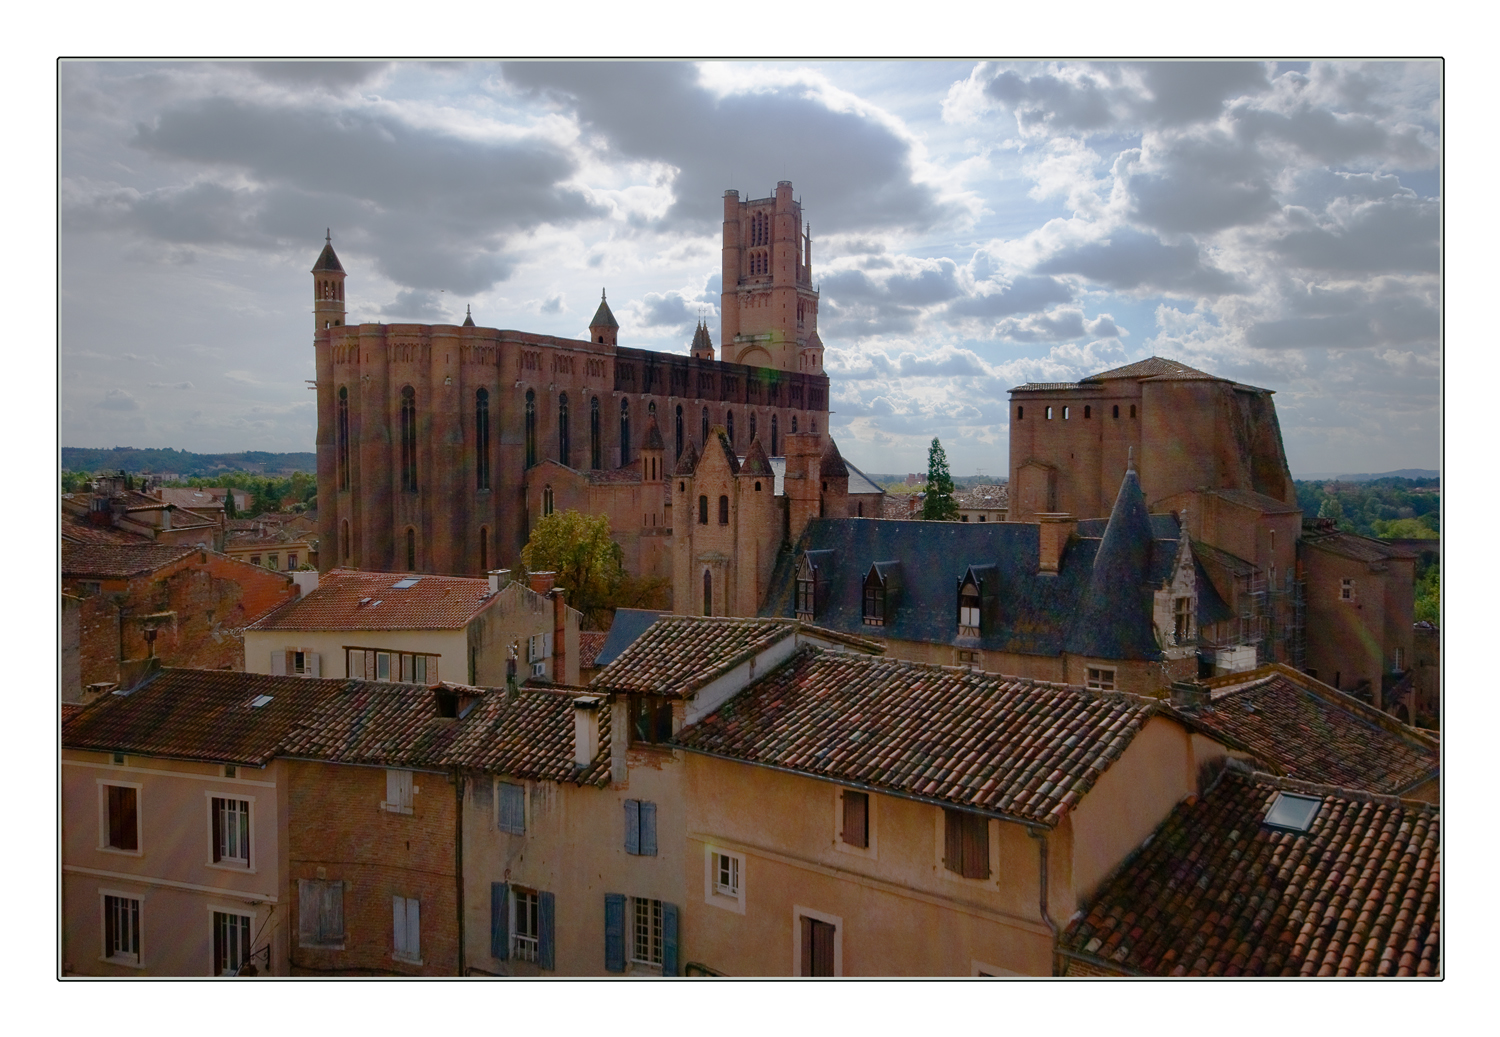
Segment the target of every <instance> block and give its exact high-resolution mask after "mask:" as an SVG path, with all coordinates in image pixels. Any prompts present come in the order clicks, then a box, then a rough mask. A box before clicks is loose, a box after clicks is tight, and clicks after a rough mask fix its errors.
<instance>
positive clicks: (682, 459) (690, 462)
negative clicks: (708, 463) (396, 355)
mask: <svg viewBox="0 0 1500 1037" xmlns="http://www.w3.org/2000/svg"><path fill="white" fill-rule="evenodd" d="M697 470H698V448H697V447H695V446H694V445H693V441H692V439H691V438H689V439H688V441H687V446H685V447H683V450H682V453H681V454H679V455H678V457H677V467H676V468H674V469H672V474H673V475H692V474H693V473H694V472H696V471H697Z"/></svg>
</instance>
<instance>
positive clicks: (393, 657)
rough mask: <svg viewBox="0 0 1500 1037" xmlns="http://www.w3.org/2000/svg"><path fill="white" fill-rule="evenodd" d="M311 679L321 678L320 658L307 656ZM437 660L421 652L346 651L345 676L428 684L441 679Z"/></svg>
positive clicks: (434, 656)
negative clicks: (318, 669) (319, 676)
mask: <svg viewBox="0 0 1500 1037" xmlns="http://www.w3.org/2000/svg"><path fill="white" fill-rule="evenodd" d="M306 654H307V658H308V659H309V660H310V665H311V666H312V670H311V671H310V672H311V675H312V676H314V677H316V676H317V675H318V672H317V668H318V666H319V663H318V654H317V653H316V652H308V653H306ZM438 658H439V657H438V656H436V655H424V654H422V653H420V652H383V651H380V650H379V649H376V648H345V649H344V667H345V669H344V672H345V673H346V674H348V675H349V676H350V677H351V678H352V679H354V680H363V681H403V682H406V683H409V684H427V683H429V682H432V681H436V680H437V679H438Z"/></svg>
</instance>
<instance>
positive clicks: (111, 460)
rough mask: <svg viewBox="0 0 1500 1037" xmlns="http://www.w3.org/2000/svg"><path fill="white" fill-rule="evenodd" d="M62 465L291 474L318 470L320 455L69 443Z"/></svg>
mask: <svg viewBox="0 0 1500 1037" xmlns="http://www.w3.org/2000/svg"><path fill="white" fill-rule="evenodd" d="M62 467H63V470H64V471H69V472H115V471H119V470H120V469H122V468H123V469H124V470H125V471H127V472H130V473H132V474H138V473H141V472H158V473H172V474H174V475H181V476H209V475H213V474H215V473H217V472H234V471H240V472H254V473H256V474H257V475H276V476H287V475H291V474H292V473H293V472H316V471H317V470H318V459H317V455H316V454H314V453H311V452H302V453H290V454H272V453H268V452H266V451H264V450H247V451H245V452H244V453H240V454H195V453H193V452H192V451H190V450H173V449H171V448H167V449H164V450H154V449H151V450H137V449H136V448H135V447H131V446H117V447H114V448H113V449H110V450H106V449H103V448H98V449H94V448H89V447H76V446H65V447H63V448H62Z"/></svg>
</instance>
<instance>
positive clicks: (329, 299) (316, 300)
mask: <svg viewBox="0 0 1500 1037" xmlns="http://www.w3.org/2000/svg"><path fill="white" fill-rule="evenodd" d="M312 275H313V330H314V331H322V330H323V329H324V328H337V327H341V326H342V325H343V323H344V265H343V264H342V263H340V262H339V257H338V255H337V253H335V252H334V251H333V228H331V227H330V228H329V229H328V230H327V231H326V233H325V234H324V237H323V251H322V252H321V253H319V254H318V261H317V262H316V263H314V264H313V268H312Z"/></svg>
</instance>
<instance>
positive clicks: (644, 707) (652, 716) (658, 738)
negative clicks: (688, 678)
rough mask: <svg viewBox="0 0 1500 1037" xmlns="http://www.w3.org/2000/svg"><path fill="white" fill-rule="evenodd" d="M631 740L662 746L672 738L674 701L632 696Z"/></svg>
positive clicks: (630, 708)
mask: <svg viewBox="0 0 1500 1037" xmlns="http://www.w3.org/2000/svg"><path fill="white" fill-rule="evenodd" d="M628 706H629V710H630V740H631V741H632V742H647V743H653V744H660V743H663V742H666V741H668V740H669V739H670V738H671V737H672V700H671V699H668V698H663V697H661V696H659V695H631V696H630V698H629V699H628Z"/></svg>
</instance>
